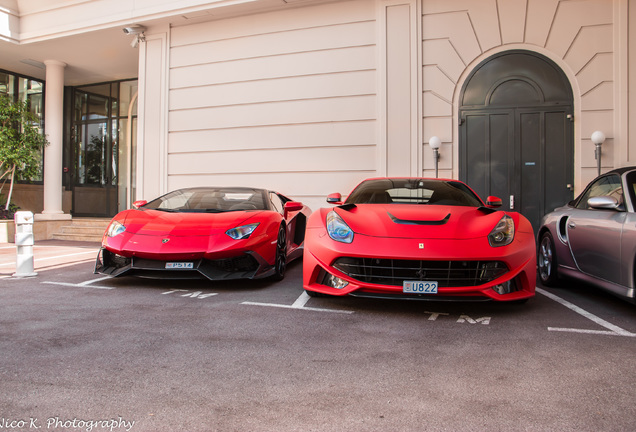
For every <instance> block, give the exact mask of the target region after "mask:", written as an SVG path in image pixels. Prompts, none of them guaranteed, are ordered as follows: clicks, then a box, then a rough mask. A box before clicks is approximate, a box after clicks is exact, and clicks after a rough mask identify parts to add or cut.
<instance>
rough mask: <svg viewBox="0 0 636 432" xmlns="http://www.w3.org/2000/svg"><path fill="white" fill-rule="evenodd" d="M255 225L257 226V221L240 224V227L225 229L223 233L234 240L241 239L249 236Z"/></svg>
mask: <svg viewBox="0 0 636 432" xmlns="http://www.w3.org/2000/svg"><path fill="white" fill-rule="evenodd" d="M257 226H258V223H252V224H248V225H242V226H240V227H236V228H232V229H229V230H227V231H225V234H227V235H229V236H230V237H232V238H233V239H234V240H242V239H246V238H249V236H251V235H252V233H253V232H254V230H255V229H256V227H257Z"/></svg>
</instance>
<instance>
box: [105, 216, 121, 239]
mask: <svg viewBox="0 0 636 432" xmlns="http://www.w3.org/2000/svg"><path fill="white" fill-rule="evenodd" d="M124 231H126V227H125V226H124V224H122V223H121V222H119V221H116V220H114V221H112V222H111V223H110V225H108V229H107V230H106V235H107V236H108V237H115V236H116V235H119V234H121V233H123V232H124Z"/></svg>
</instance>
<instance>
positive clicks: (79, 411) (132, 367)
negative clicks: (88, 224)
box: [0, 241, 636, 432]
mask: <svg viewBox="0 0 636 432" xmlns="http://www.w3.org/2000/svg"><path fill="white" fill-rule="evenodd" d="M14 247H15V246H13V245H0V252H1V257H2V259H1V260H0V265H2V267H0V269H1V270H0V383H1V384H0V387H1V391H0V430H19V431H35V430H38V429H39V430H40V431H44V430H46V431H65V432H68V431H73V432H75V431H77V432H79V431H88V432H90V431H105V430H109V431H133V432H138V431H153V432H163V431H166V432H167V431H187V432H192V431H205V432H209V431H250V432H252V431H276V432H285V431H303V432H305V431H339V432H340V431H513V430H514V431H577V432H580V431H595V432H596V431H621V432H622V431H632V430H636V404H635V403H634V395H635V393H634V389H635V388H636V374H635V373H634V370H636V307H634V306H633V305H631V304H628V303H626V302H624V301H622V300H620V299H616V298H614V297H612V296H609V295H607V294H605V293H603V292H602V291H600V290H597V289H595V288H593V287H589V286H580V285H576V284H564V286H563V287H562V288H555V289H545V288H540V291H539V292H538V294H537V296H536V297H535V298H534V299H532V300H530V301H529V302H527V303H526V304H523V305H519V304H503V303H494V302H487V303H467V302H459V303H444V302H424V301H380V300H370V299H356V298H309V297H307V296H306V295H305V294H304V292H303V290H302V265H301V262H300V261H297V262H295V263H292V264H291V265H290V266H289V270H288V274H287V276H286V277H285V279H284V280H283V281H282V282H278V283H276V282H270V281H234V282H231V283H230V282H227V283H212V282H209V281H171V280H151V279H139V278H116V279H112V278H104V277H103V276H102V275H95V274H93V265H94V260H95V256H96V254H97V250H98V248H99V244H85V243H73V244H71V243H69V242H53V241H46V242H40V243H39V244H38V245H36V247H35V248H34V252H35V267H36V272H37V273H38V274H37V276H34V277H28V278H15V277H12V276H11V274H12V271H14V269H13V268H12V267H11V265H12V264H11V260H12V258H13V259H14V258H15V250H14V249H13V250H12V249H11V248H14Z"/></svg>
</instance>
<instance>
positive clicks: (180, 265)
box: [166, 262, 194, 269]
mask: <svg viewBox="0 0 636 432" xmlns="http://www.w3.org/2000/svg"><path fill="white" fill-rule="evenodd" d="M166 268H167V269H191V268H194V263H191V262H169V263H166Z"/></svg>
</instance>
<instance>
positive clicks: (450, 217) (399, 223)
mask: <svg viewBox="0 0 636 432" xmlns="http://www.w3.org/2000/svg"><path fill="white" fill-rule="evenodd" d="M335 211H336V212H337V213H338V214H339V215H340V217H342V219H343V220H344V221H345V222H346V223H347V225H349V227H350V228H351V229H352V230H353V231H354V232H355V233H357V234H362V235H367V236H372V237H393V238H413V239H421V238H430V239H457V238H464V239H469V238H478V237H483V236H487V235H488V234H489V233H490V232H491V231H492V229H493V228H494V227H495V226H496V225H497V222H499V220H500V219H501V218H502V216H503V212H501V211H491V210H486V211H484V210H480V209H478V208H477V207H459V206H438V205H413V204H404V205H401V204H387V205H385V204H358V205H356V206H355V207H349V206H346V205H345V206H342V207H340V208H335Z"/></svg>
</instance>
